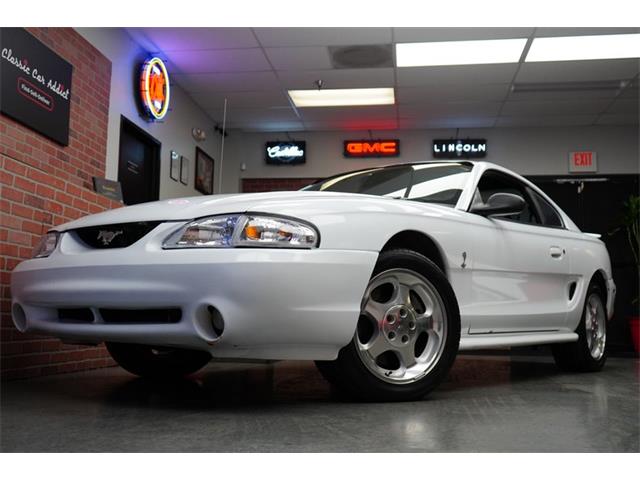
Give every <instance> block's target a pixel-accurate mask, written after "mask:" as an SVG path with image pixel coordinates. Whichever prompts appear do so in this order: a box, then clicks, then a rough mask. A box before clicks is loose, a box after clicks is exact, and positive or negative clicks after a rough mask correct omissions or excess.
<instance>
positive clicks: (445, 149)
mask: <svg viewBox="0 0 640 480" xmlns="http://www.w3.org/2000/svg"><path fill="white" fill-rule="evenodd" d="M431 153H432V154H433V158H484V157H486V156H487V140H486V139H484V138H467V139H464V140H463V139H458V140H456V139H451V138H449V139H446V140H434V141H433V149H432V152H431Z"/></svg>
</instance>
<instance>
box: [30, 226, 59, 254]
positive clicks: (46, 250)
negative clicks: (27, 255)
mask: <svg viewBox="0 0 640 480" xmlns="http://www.w3.org/2000/svg"><path fill="white" fill-rule="evenodd" d="M58 238H60V234H59V233H58V232H49V233H47V234H46V235H44V236H43V237H42V238H41V239H40V243H38V246H37V247H36V248H34V250H33V255H32V257H33V258H43V257H48V256H49V255H51V254H52V253H53V251H54V250H55V249H56V247H57V246H58Z"/></svg>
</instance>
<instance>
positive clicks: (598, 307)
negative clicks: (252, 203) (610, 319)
mask: <svg viewBox="0 0 640 480" xmlns="http://www.w3.org/2000/svg"><path fill="white" fill-rule="evenodd" d="M584 328H585V335H586V337H587V347H589V353H590V354H591V357H593V359H594V360H600V359H601V358H602V356H603V355H604V349H605V345H606V342H607V316H606V314H605V310H604V306H603V305H602V300H601V299H600V297H599V296H598V295H596V294H593V293H592V294H591V295H589V298H587V307H586V311H585V317H584Z"/></svg>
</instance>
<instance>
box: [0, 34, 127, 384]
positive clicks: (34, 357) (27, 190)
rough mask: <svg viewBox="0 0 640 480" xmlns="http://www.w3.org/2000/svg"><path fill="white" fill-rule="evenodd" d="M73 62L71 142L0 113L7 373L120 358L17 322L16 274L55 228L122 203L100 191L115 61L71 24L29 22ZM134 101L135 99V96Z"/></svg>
mask: <svg viewBox="0 0 640 480" xmlns="http://www.w3.org/2000/svg"><path fill="white" fill-rule="evenodd" d="M28 30H29V32H30V33H31V34H33V35H34V36H36V37H37V38H38V39H39V40H40V41H42V42H43V43H44V44H45V45H47V46H48V47H49V48H51V49H52V50H53V51H55V52H56V53H58V54H59V55H60V56H62V57H63V58H65V59H66V60H67V61H68V62H70V63H71V64H72V65H73V83H72V94H71V118H70V139H69V140H70V143H69V145H68V146H67V147H63V146H61V145H58V144H57V143H55V142H53V141H51V140H48V139H47V138H45V137H43V136H42V135H40V134H38V133H36V132H34V131H32V130H30V129H29V128H27V127H25V126H23V125H21V124H19V123H17V122H15V121H13V120H11V119H9V118H7V117H5V116H3V115H0V189H1V195H0V198H1V199H0V202H1V204H0V205H1V206H2V218H1V222H0V242H1V245H2V250H1V252H0V288H1V289H2V291H1V299H0V301H1V307H2V318H1V324H0V327H1V328H0V363H1V371H2V373H1V375H2V378H3V379H7V378H18V377H29V376H36V375H44V374H50V373H59V372H68V371H74V370H83V369H88V368H97V367H104V366H107V365H111V364H113V362H112V361H111V359H110V358H109V356H108V354H107V352H106V350H105V349H104V347H97V348H93V347H79V346H72V345H62V344H61V343H60V342H59V341H58V340H55V339H51V338H45V337H41V336H36V335H26V334H21V333H19V332H18V331H17V330H16V329H15V327H14V326H13V322H12V321H11V314H10V310H11V296H10V288H9V279H10V272H11V270H13V269H14V268H15V266H16V265H17V264H18V263H20V261H21V260H23V259H26V258H30V257H31V252H32V249H33V247H34V246H35V245H36V244H37V242H38V241H39V239H40V237H41V235H42V234H43V233H45V232H46V231H47V230H48V229H49V228H51V227H52V226H55V225H59V224H61V223H64V222H67V221H69V220H73V219H76V218H78V217H81V216H84V215H87V214H90V213H97V212H100V211H103V210H106V209H110V208H116V207H119V206H121V205H120V204H119V203H117V202H114V201H112V200H109V199H107V198H106V197H103V196H100V195H97V194H96V193H95V192H93V186H92V177H93V176H97V177H104V174H105V163H106V149H107V122H108V115H109V91H110V84H111V62H110V61H109V60H108V59H107V58H106V57H104V56H103V55H102V54H101V53H100V52H98V50H96V49H95V48H94V47H93V46H92V45H91V44H89V43H88V42H87V41H86V40H84V39H83V38H82V37H81V36H80V35H79V34H78V33H76V32H75V31H74V30H73V29H71V28H29V29H28ZM132 101H133V99H132Z"/></svg>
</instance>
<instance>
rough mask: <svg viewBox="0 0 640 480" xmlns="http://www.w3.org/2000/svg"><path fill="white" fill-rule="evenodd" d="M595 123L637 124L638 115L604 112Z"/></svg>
mask: <svg viewBox="0 0 640 480" xmlns="http://www.w3.org/2000/svg"><path fill="white" fill-rule="evenodd" d="M596 125H638V115H634V114H632V113H605V114H604V115H600V117H598V121H597V122H596Z"/></svg>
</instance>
